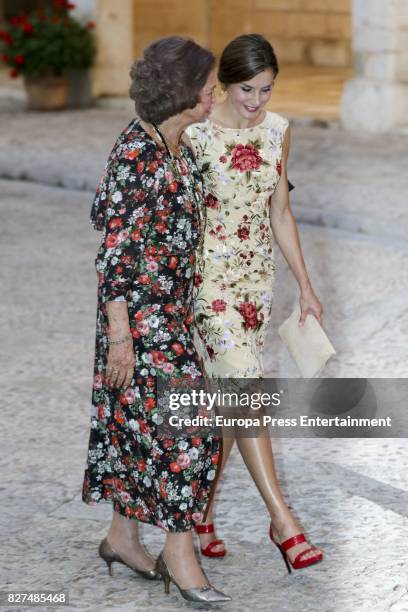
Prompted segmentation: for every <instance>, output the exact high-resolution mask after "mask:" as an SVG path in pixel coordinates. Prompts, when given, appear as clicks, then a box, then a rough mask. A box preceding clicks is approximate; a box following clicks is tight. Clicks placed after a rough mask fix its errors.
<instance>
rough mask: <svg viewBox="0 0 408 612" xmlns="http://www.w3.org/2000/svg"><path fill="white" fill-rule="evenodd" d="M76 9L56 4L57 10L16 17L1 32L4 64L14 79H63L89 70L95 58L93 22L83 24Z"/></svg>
mask: <svg viewBox="0 0 408 612" xmlns="http://www.w3.org/2000/svg"><path fill="white" fill-rule="evenodd" d="M73 8H75V5H74V4H73V3H71V2H67V1H66V0H55V4H54V8H53V9H50V10H48V11H41V10H38V11H36V12H35V13H32V14H25V13H23V14H21V15H18V16H15V17H12V18H11V19H10V20H9V22H8V23H7V26H6V28H5V29H4V30H2V31H0V50H1V52H2V59H3V62H4V63H5V64H6V65H7V66H9V67H10V69H11V70H10V76H12V77H17V76H18V75H20V74H23V75H27V76H43V75H48V74H54V75H55V76H61V75H62V74H64V72H65V71H66V70H67V69H69V68H77V69H83V68H89V67H90V66H91V65H92V63H93V59H94V56H95V45H94V41H93V36H92V33H91V29H92V28H93V27H94V26H95V24H94V23H93V22H88V23H87V24H86V25H83V24H82V23H80V22H79V21H78V20H77V19H75V18H74V17H73V16H72V15H70V13H69V11H70V10H72V9H73Z"/></svg>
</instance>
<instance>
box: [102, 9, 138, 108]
mask: <svg viewBox="0 0 408 612" xmlns="http://www.w3.org/2000/svg"><path fill="white" fill-rule="evenodd" d="M133 5H134V0H120V1H118V0H98V2H97V19H96V43H97V48H98V55H97V59H96V65H95V69H94V78H93V89H94V93H95V94H96V95H99V96H101V95H115V96H124V95H127V94H128V91H129V86H130V78H129V69H130V66H131V64H132V62H133V60H134V54H133Z"/></svg>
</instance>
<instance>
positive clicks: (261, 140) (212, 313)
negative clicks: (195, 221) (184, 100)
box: [187, 112, 288, 378]
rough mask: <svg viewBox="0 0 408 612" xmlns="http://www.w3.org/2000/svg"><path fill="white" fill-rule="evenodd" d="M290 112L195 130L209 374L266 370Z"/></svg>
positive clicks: (199, 298) (199, 317)
mask: <svg viewBox="0 0 408 612" xmlns="http://www.w3.org/2000/svg"><path fill="white" fill-rule="evenodd" d="M287 127H288V121H287V119H285V118H283V117H281V116H280V115H277V114H276V113H271V112H267V113H266V116H265V118H264V120H263V121H262V123H260V124H259V125H257V126H255V127H251V128H242V129H233V128H225V127H221V126H218V125H216V124H215V123H213V122H212V121H211V120H207V121H206V122H204V123H200V124H195V125H193V126H190V128H188V130H187V133H188V136H189V138H190V140H191V143H192V146H193V148H194V153H195V156H196V159H197V163H198V166H199V168H200V171H201V173H202V175H203V180H204V190H205V204H206V217H207V221H206V230H205V237H204V250H203V261H201V262H199V266H198V268H197V272H196V275H195V283H194V284H195V290H194V318H195V328H196V332H195V344H196V347H197V351H198V353H199V355H200V357H201V359H202V362H203V366H204V368H205V371H206V374H207V375H208V376H210V377H220V378H258V377H260V378H261V377H262V376H263V361H262V350H263V343H264V336H265V331H266V328H267V325H268V322H269V319H270V316H271V309H272V292H273V284H274V271H275V266H274V252H273V235H272V230H271V224H270V219H269V198H270V197H271V196H272V195H273V193H274V191H275V189H276V186H277V185H278V183H279V180H280V175H281V160H282V145H283V141H284V137H285V132H286V129H287Z"/></svg>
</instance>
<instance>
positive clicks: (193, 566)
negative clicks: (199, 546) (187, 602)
mask: <svg viewBox="0 0 408 612" xmlns="http://www.w3.org/2000/svg"><path fill="white" fill-rule="evenodd" d="M163 558H164V560H165V562H166V564H167V565H168V568H169V570H170V573H171V574H172V575H173V576H174V578H175V580H176V582H177V583H178V584H179V586H180V588H181V589H193V588H196V587H197V588H199V587H203V586H206V585H207V584H208V580H207V579H206V577H205V575H204V573H203V571H202V569H201V567H200V564H199V563H198V560H197V557H196V554H195V552H194V546H193V535H192V531H191V530H190V531H184V532H181V533H167V537H166V543H165V545H164V549H163Z"/></svg>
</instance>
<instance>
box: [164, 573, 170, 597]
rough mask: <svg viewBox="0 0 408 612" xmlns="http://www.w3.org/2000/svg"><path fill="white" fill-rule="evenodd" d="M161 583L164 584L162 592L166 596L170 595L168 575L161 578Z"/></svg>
mask: <svg viewBox="0 0 408 612" xmlns="http://www.w3.org/2000/svg"><path fill="white" fill-rule="evenodd" d="M163 582H164V592H165V593H166V595H170V576H169V575H165V576H163Z"/></svg>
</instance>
